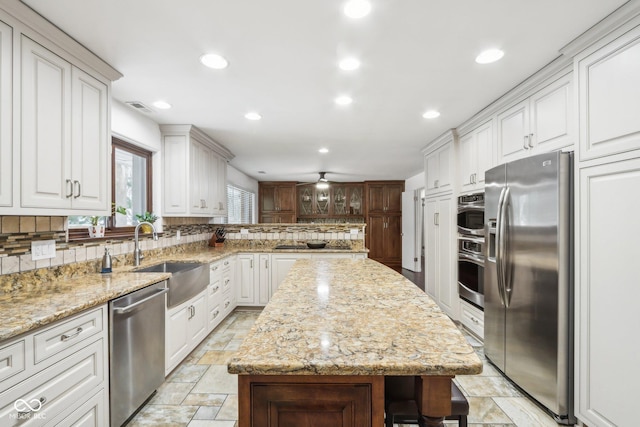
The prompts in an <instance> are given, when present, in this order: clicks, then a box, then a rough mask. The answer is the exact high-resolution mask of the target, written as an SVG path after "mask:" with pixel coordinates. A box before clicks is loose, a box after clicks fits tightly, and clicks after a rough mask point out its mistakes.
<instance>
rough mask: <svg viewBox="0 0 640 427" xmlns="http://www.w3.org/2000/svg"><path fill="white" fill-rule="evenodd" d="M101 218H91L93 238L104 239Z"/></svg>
mask: <svg viewBox="0 0 640 427" xmlns="http://www.w3.org/2000/svg"><path fill="white" fill-rule="evenodd" d="M100 218H101V217H99V216H92V217H89V219H90V220H91V225H90V226H89V236H90V237H92V238H99V237H104V229H105V227H104V224H99V222H100Z"/></svg>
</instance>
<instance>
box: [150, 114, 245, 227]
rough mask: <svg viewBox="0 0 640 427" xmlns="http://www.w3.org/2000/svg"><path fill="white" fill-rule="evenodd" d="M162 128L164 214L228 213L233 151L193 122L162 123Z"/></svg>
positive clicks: (206, 215) (202, 214) (199, 214)
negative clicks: (229, 177) (227, 169)
mask: <svg viewBox="0 0 640 427" xmlns="http://www.w3.org/2000/svg"><path fill="white" fill-rule="evenodd" d="M160 130H161V131H162V141H163V151H162V152H163V159H164V161H163V171H164V173H163V177H164V185H163V194H164V197H163V201H164V203H163V208H162V209H163V215H164V216H192V217H213V216H224V215H226V174H227V172H226V168H227V161H228V160H230V159H231V158H233V154H232V153H231V152H230V151H229V150H227V149H226V148H224V147H222V146H221V145H219V144H217V143H216V142H215V141H213V140H212V139H211V138H209V136H207V135H206V134H204V133H203V132H202V131H200V130H199V129H198V128H196V127H195V126H192V125H160ZM222 189H224V190H222ZM221 191H223V192H222V193H220V192H221Z"/></svg>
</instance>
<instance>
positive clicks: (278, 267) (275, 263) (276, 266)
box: [270, 254, 310, 295]
mask: <svg viewBox="0 0 640 427" xmlns="http://www.w3.org/2000/svg"><path fill="white" fill-rule="evenodd" d="M309 257H310V255H306V254H286V255H285V254H282V255H271V264H270V267H271V295H273V294H274V293H275V292H276V291H277V290H278V287H279V286H280V283H282V281H283V280H284V278H285V276H286V275H287V273H288V272H289V270H290V269H291V267H293V264H295V262H296V261H297V260H299V259H302V258H309Z"/></svg>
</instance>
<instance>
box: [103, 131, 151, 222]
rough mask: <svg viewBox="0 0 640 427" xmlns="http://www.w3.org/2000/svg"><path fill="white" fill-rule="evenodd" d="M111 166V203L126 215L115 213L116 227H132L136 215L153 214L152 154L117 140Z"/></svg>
mask: <svg viewBox="0 0 640 427" xmlns="http://www.w3.org/2000/svg"><path fill="white" fill-rule="evenodd" d="M111 163H112V170H111V191H112V197H111V200H113V202H114V203H115V208H124V210H125V212H126V213H124V214H123V213H118V212H115V213H114V217H113V224H114V226H115V227H133V226H135V225H136V224H137V220H136V217H135V215H137V214H143V213H145V212H147V211H148V212H151V211H152V202H151V152H149V151H146V150H143V149H141V148H138V147H135V146H133V145H131V144H128V143H126V142H124V141H121V140H119V139H116V138H114V139H113V151H112V162H111Z"/></svg>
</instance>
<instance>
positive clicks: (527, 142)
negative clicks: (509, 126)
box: [522, 135, 529, 150]
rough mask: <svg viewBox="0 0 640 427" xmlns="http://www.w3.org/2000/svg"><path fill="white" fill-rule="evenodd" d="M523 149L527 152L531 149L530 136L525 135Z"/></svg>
mask: <svg viewBox="0 0 640 427" xmlns="http://www.w3.org/2000/svg"><path fill="white" fill-rule="evenodd" d="M522 147H523V148H524V149H525V150H528V149H529V135H525V136H524V143H523V144H522Z"/></svg>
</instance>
